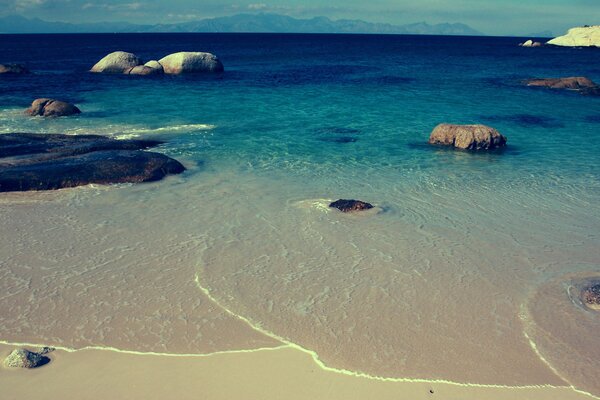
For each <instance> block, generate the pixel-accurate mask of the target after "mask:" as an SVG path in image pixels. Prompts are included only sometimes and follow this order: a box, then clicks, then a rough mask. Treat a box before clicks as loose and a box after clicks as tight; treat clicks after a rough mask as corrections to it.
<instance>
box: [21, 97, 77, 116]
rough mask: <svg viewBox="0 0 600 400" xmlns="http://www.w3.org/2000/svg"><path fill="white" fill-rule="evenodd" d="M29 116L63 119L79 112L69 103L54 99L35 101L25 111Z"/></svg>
mask: <svg viewBox="0 0 600 400" xmlns="http://www.w3.org/2000/svg"><path fill="white" fill-rule="evenodd" d="M25 113H26V114H28V115H31V116H41V117H65V116H68V115H74V114H80V113H81V110H80V109H79V108H77V107H76V106H75V105H73V104H71V103H67V102H65V101H60V100H54V99H36V100H34V101H33V103H31V107H29V108H28V109H27V110H25Z"/></svg>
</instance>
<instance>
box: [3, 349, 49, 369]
mask: <svg viewBox="0 0 600 400" xmlns="http://www.w3.org/2000/svg"><path fill="white" fill-rule="evenodd" d="M48 361H50V359H49V358H48V357H46V356H44V355H43V354H40V353H34V352H33V351H29V350H27V349H16V350H13V351H12V352H11V353H10V354H9V356H8V357H6V359H5V360H4V366H5V367H8V368H28V369H30V368H37V367H40V366H42V365H44V364H47V363H48Z"/></svg>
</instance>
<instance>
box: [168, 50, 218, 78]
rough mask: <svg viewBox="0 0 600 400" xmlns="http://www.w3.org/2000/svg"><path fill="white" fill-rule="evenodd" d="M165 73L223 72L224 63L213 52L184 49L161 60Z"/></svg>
mask: <svg viewBox="0 0 600 400" xmlns="http://www.w3.org/2000/svg"><path fill="white" fill-rule="evenodd" d="M158 62H159V63H160V65H162V67H163V69H164V71H165V74H183V73H198V72H223V71H224V68H223V64H222V63H221V61H220V60H219V59H218V57H217V56H215V55H214V54H211V53H203V52H190V51H182V52H179V53H173V54H169V55H168V56H166V57H163V58H161V59H160V60H159V61H158Z"/></svg>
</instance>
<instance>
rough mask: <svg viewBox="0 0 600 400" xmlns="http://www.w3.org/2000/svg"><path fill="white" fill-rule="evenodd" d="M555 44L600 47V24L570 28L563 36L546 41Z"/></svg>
mask: <svg viewBox="0 0 600 400" xmlns="http://www.w3.org/2000/svg"><path fill="white" fill-rule="evenodd" d="M548 44H553V45H555V46H572V47H591V46H596V47H600V25H594V26H583V27H578V28H571V29H569V31H568V32H567V34H566V35H564V36H559V37H557V38H554V39H552V40H550V41H548Z"/></svg>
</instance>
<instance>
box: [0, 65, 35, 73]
mask: <svg viewBox="0 0 600 400" xmlns="http://www.w3.org/2000/svg"><path fill="white" fill-rule="evenodd" d="M28 73H29V70H28V69H27V68H25V66H24V65H21V64H0V74H15V75H20V74H28Z"/></svg>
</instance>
